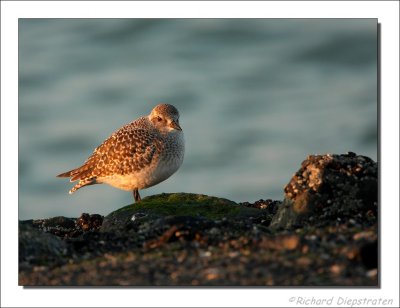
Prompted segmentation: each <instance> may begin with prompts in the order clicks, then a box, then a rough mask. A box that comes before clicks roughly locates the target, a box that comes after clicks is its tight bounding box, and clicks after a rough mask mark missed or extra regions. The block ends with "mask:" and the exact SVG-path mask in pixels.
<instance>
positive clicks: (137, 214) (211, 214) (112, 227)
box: [100, 193, 263, 232]
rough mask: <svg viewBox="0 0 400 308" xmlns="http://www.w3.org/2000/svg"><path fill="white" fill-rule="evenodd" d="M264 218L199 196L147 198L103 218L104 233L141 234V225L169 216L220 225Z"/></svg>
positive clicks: (256, 210)
mask: <svg viewBox="0 0 400 308" xmlns="http://www.w3.org/2000/svg"><path fill="white" fill-rule="evenodd" d="M260 215H261V216H262V215H263V213H262V212H261V211H259V210H258V209H255V208H249V207H246V206H242V205H238V204H237V203H235V202H233V201H230V200H227V199H223V198H217V197H210V196H206V195H199V194H187V193H177V194H160V195H154V196H150V197H146V198H144V199H142V200H141V201H140V203H137V204H133V205H128V206H126V207H123V208H121V209H119V210H117V211H115V212H112V213H110V214H109V215H107V216H106V217H105V218H104V221H103V224H102V226H101V228H100V231H101V232H116V231H120V232H127V231H129V230H134V231H135V232H136V231H137V230H138V228H139V226H140V225H143V224H145V223H149V222H150V223H152V224H153V223H154V222H155V221H156V220H157V219H164V218H165V217H167V216H185V217H197V218H202V219H208V220H212V221H218V220H221V219H224V218H225V219H227V218H230V219H231V218H236V220H237V221H243V220H246V219H252V218H254V217H258V216H260Z"/></svg>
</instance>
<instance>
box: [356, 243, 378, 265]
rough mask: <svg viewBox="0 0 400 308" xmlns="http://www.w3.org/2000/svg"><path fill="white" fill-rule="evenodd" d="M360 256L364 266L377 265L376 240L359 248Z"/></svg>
mask: <svg viewBox="0 0 400 308" xmlns="http://www.w3.org/2000/svg"><path fill="white" fill-rule="evenodd" d="M360 257H361V261H362V263H363V264H364V265H365V267H366V268H368V269H372V268H377V267H378V242H377V241H374V242H372V243H366V244H364V245H363V246H362V247H361V249H360Z"/></svg>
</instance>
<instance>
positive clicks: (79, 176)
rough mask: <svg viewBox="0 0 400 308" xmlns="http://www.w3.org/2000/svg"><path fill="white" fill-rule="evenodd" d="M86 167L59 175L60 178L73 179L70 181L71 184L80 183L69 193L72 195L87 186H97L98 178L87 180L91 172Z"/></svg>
mask: <svg viewBox="0 0 400 308" xmlns="http://www.w3.org/2000/svg"><path fill="white" fill-rule="evenodd" d="M85 167H86V166H82V167H79V168H75V169H72V170H70V171H67V172H64V173H61V174H59V175H57V177H58V178H71V179H70V180H69V181H70V182H75V181H77V180H79V182H78V183H77V184H76V185H75V186H74V187H72V189H71V190H70V191H69V193H70V194H73V193H74V192H75V191H77V190H78V189H79V188H82V187H84V186H86V185H92V184H96V177H89V178H85V176H86V175H87V173H88V171H89V170H88V168H85Z"/></svg>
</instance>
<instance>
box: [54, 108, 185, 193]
mask: <svg viewBox="0 0 400 308" xmlns="http://www.w3.org/2000/svg"><path fill="white" fill-rule="evenodd" d="M184 151H185V145H184V139H183V132H182V130H181V128H180V126H179V112H178V110H177V109H176V108H175V107H174V106H172V105H168V104H160V105H157V106H156V107H154V108H153V110H152V112H151V113H150V115H148V116H146V117H141V118H139V119H137V120H135V121H133V122H131V123H129V124H127V125H124V126H123V127H121V128H120V129H118V130H117V131H115V132H114V133H113V134H112V135H111V136H110V137H109V138H107V139H106V140H105V141H104V142H103V143H102V144H101V145H100V146H98V147H97V148H96V149H95V150H94V152H93V154H92V155H91V156H90V157H89V158H88V159H87V160H86V161H85V163H84V164H83V165H82V166H80V167H78V168H76V169H73V170H70V171H68V172H65V173H62V174H59V175H58V177H70V178H71V179H70V181H71V182H74V181H78V180H79V182H78V183H77V184H76V185H75V186H74V187H73V188H72V189H71V190H70V194H72V193H74V192H75V191H76V190H78V189H79V188H81V187H83V186H86V185H92V184H100V183H107V184H109V185H111V186H114V187H116V188H119V189H123V190H131V191H133V192H134V196H135V200H136V201H139V200H140V195H139V193H138V190H139V189H143V188H148V187H150V186H153V185H156V184H158V183H160V182H162V181H164V180H166V179H167V178H169V177H170V176H171V175H172V174H173V173H175V172H176V171H177V170H178V168H179V167H180V166H181V164H182V162H183V156H184Z"/></svg>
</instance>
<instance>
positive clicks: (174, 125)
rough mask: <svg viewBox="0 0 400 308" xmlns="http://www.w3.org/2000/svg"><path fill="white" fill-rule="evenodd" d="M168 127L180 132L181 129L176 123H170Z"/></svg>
mask: <svg viewBox="0 0 400 308" xmlns="http://www.w3.org/2000/svg"><path fill="white" fill-rule="evenodd" d="M169 126H170V127H172V128H174V129H176V130H182V128H181V127H180V126H179V124H178V123H177V122H175V121H172V122H171V123H170V124H169Z"/></svg>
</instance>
